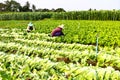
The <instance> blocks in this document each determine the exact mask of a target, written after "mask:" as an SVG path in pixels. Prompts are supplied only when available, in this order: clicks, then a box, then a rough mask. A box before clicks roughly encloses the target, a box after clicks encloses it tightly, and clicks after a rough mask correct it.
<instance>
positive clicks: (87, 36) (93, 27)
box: [0, 20, 120, 47]
mask: <svg viewBox="0 0 120 80" xmlns="http://www.w3.org/2000/svg"><path fill="white" fill-rule="evenodd" d="M32 22H33V24H34V26H35V29H36V30H35V31H33V32H38V33H45V34H47V35H48V34H50V33H51V31H52V30H53V29H54V28H55V27H57V26H58V25H60V24H64V25H65V26H64V29H63V33H64V34H65V36H61V37H57V38H55V39H54V41H55V42H64V43H80V44H86V45H96V38H98V45H99V46H103V47H104V46H108V47H119V46H120V30H119V29H120V26H119V24H120V22H119V21H88V20H87V21H86V20H62V21H61V20H41V21H32ZM28 23H29V21H14V20H13V21H0V27H1V28H9V29H10V28H11V29H12V28H18V29H21V30H22V31H23V32H24V34H26V32H25V29H26V27H27V24H28ZM31 38H33V39H34V38H36V36H34V35H33V36H32V37H31ZM51 39H52V38H51ZM51 39H50V40H51ZM48 40H49V39H48ZM50 40H49V41H50Z"/></svg>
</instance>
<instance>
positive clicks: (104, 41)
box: [0, 20, 120, 80]
mask: <svg viewBox="0 0 120 80" xmlns="http://www.w3.org/2000/svg"><path fill="white" fill-rule="evenodd" d="M28 22H29V21H14V20H13V21H0V65H1V66H0V79H3V80H7V79H8V80H120V48H119V46H120V32H119V28H120V26H119V24H120V22H119V21H84V20H82V21H76V20H67V21H65V20H41V21H33V24H34V25H35V28H36V30H35V31H32V32H30V33H26V31H25V29H26V26H27V23H28ZM59 24H65V28H64V30H63V32H64V33H65V36H61V37H49V36H48V34H49V33H50V32H51V30H52V29H54V28H55V27H56V26H57V25H59ZM97 34H99V35H98V39H99V41H98V42H99V43H98V48H99V49H98V50H99V51H98V53H97V54H96V46H95V45H96V35H97Z"/></svg>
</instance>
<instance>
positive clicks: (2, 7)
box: [0, 3, 5, 11]
mask: <svg viewBox="0 0 120 80" xmlns="http://www.w3.org/2000/svg"><path fill="white" fill-rule="evenodd" d="M0 11H5V4H3V3H0Z"/></svg>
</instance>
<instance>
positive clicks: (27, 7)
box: [22, 1, 30, 12]
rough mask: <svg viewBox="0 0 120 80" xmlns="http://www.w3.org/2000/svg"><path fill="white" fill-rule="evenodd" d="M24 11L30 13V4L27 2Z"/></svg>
mask: <svg viewBox="0 0 120 80" xmlns="http://www.w3.org/2000/svg"><path fill="white" fill-rule="evenodd" d="M22 11H24V12H28V11H30V3H29V2H28V1H27V2H26V4H25V5H24V6H23V8H22Z"/></svg>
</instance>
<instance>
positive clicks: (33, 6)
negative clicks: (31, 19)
mask: <svg viewBox="0 0 120 80" xmlns="http://www.w3.org/2000/svg"><path fill="white" fill-rule="evenodd" d="M32 11H33V12H35V11H36V7H35V5H34V4H33V5H32Z"/></svg>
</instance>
